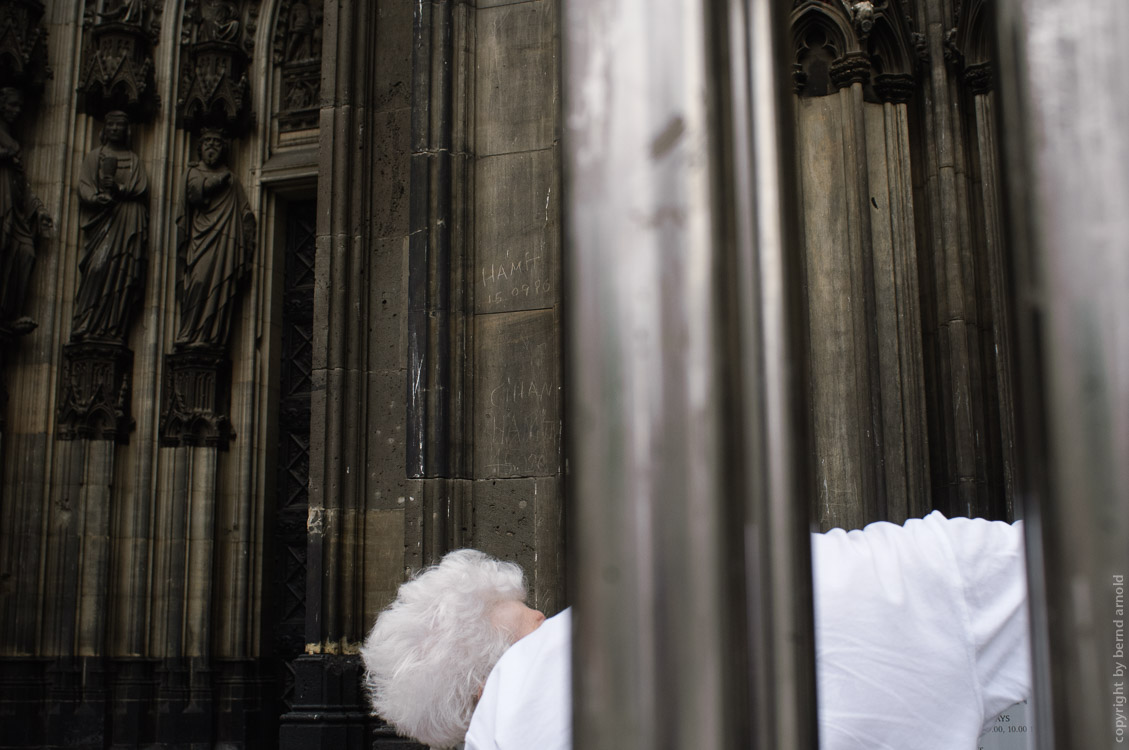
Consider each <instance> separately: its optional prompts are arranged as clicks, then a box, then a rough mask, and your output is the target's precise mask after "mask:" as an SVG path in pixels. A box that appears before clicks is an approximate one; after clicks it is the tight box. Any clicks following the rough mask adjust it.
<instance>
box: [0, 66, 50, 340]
mask: <svg viewBox="0 0 1129 750" xmlns="http://www.w3.org/2000/svg"><path fill="white" fill-rule="evenodd" d="M22 110H23V94H22V93H21V92H20V91H19V89H15V88H10V87H5V88H2V89H0V332H3V333H7V334H15V335H22V334H25V333H28V332H30V331H31V330H32V329H34V328H35V326H36V323H35V321H34V320H32V319H31V318H30V317H28V316H27V315H24V314H23V313H24V298H25V296H26V294H27V288H28V284H29V283H30V280H31V270H32V268H33V267H34V266H35V248H36V244H37V240H39V239H40V238H42V237H45V236H47V235H48V234H49V233H50V232H51V230H52V228H53V222H52V220H51V217H50V216H49V215H48V214H47V212H46V211H45V210H44V208H43V204H42V203H41V202H40V200H39V198H37V197H36V196H35V194H34V193H32V192H31V189H30V188H29V187H28V184H27V175H26V174H25V173H24V165H23V161H22V160H21V158H20V144H19V143H18V142H17V141H16V139H15V137H14V136H13V135H12V126H13V125H14V124H15V121H16V119H17V118H18V117H19V116H20V112H21V111H22Z"/></svg>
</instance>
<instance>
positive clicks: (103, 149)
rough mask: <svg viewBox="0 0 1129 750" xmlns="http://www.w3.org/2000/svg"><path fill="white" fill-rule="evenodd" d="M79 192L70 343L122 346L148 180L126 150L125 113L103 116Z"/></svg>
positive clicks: (142, 251)
mask: <svg viewBox="0 0 1129 750" xmlns="http://www.w3.org/2000/svg"><path fill="white" fill-rule="evenodd" d="M78 194H79V199H80V201H81V207H82V229H83V233H84V242H83V247H82V254H81V257H80V258H79V262H78V270H79V273H80V278H79V283H78V293H77V294H76V295H75V303H74V319H73V322H72V324H71V341H115V342H124V340H125V334H126V323H127V322H128V318H129V313H130V312H131V311H132V308H133V306H134V304H135V303H136V301H137V297H138V295H139V294H140V292H141V288H142V283H143V279H144V269H145V260H146V257H145V256H146V252H147V250H148V244H149V180H148V178H147V177H146V175H145V170H144V169H143V168H142V166H141V159H140V158H139V157H138V155H137V154H135V153H133V151H131V150H130V123H129V117H128V115H126V114H125V113H124V112H120V111H114V112H110V113H109V114H107V115H106V123H105V127H104V128H103V129H102V145H101V146H99V147H98V148H96V149H94V150H93V151H91V152H90V153H89V154H87V156H86V159H85V161H83V163H82V170H81V171H80V172H79V178H78Z"/></svg>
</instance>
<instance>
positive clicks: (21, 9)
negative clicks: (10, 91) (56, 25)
mask: <svg viewBox="0 0 1129 750" xmlns="http://www.w3.org/2000/svg"><path fill="white" fill-rule="evenodd" d="M43 12H44V6H43V3H42V2H41V1H40V0H7V1H6V2H4V3H0V86H12V87H16V88H19V89H21V90H22V91H23V92H24V93H25V94H36V93H39V92H40V91H42V90H43V87H44V85H45V84H46V82H47V81H48V80H49V79H50V78H51V76H52V73H51V68H50V66H48V64H47V30H46V29H45V28H44V27H43Z"/></svg>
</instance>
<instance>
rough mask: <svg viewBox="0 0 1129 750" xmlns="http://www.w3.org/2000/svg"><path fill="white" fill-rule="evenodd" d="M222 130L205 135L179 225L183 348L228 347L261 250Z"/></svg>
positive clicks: (187, 179) (179, 337)
mask: <svg viewBox="0 0 1129 750" xmlns="http://www.w3.org/2000/svg"><path fill="white" fill-rule="evenodd" d="M227 149H228V141H227V139H226V137H225V136H224V134H223V133H222V132H221V131H219V130H212V129H205V130H204V131H203V132H202V133H201V136H200V146H199V154H200V161H198V162H192V163H191V164H189V165H188V173H187V174H186V175H185V180H184V194H183V195H184V202H183V205H182V207H181V211H180V215H179V216H178V217H177V226H178V228H179V230H180V240H179V243H178V249H177V266H178V269H179V271H180V288H179V290H178V291H179V301H180V327H179V329H178V331H177V334H176V340H175V342H174V344H175V347H176V348H177V349H180V350H183V349H191V348H209V349H212V350H222V349H225V348H226V347H227V341H228V338H229V337H230V334H231V318H232V310H233V308H234V303H235V298H236V294H237V292H238V291H239V285H240V282H241V281H242V280H243V278H244V277H245V276H246V275H247V271H248V270H249V268H250V265H251V258H252V256H253V255H254V250H255V216H254V214H252V213H251V206H250V204H249V203H248V202H247V198H246V197H245V196H244V193H243V188H242V187H241V186H240V184H239V182H238V181H237V180H236V179H235V177H234V175H233V174H232V173H231V169H229V168H228V166H227V163H226V152H227Z"/></svg>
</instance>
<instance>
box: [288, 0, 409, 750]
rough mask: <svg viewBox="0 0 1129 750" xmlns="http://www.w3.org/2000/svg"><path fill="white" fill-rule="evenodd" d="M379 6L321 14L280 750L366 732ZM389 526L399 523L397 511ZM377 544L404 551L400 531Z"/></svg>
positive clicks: (357, 737)
mask: <svg viewBox="0 0 1129 750" xmlns="http://www.w3.org/2000/svg"><path fill="white" fill-rule="evenodd" d="M386 5H387V4H386V3H370V2H360V0H353V1H351V2H342V3H326V6H325V20H324V27H323V28H324V34H323V42H322V43H323V47H322V73H323V75H322V80H323V81H325V82H326V86H325V87H324V88H323V89H322V112H321V123H320V139H321V148H320V160H321V161H320V164H319V172H320V173H321V174H322V175H326V176H328V177H329V179H328V180H327V181H325V182H322V183H320V184H319V185H318V193H319V194H318V229H317V235H318V236H317V260H316V267H315V290H314V324H313V330H314V344H313V374H312V378H313V387H312V390H311V405H310V406H311V420H310V442H311V450H310V501H309V520H308V524H307V532H308V547H307V557H306V563H307V579H306V654H307V655H306V656H303V657H299V658H298V659H297V660H296V661H295V662H294V663H293V668H294V671H295V693H294V703H293V708H292V710H291V712H290V713H288V714H286V715H284V716H283V717H282V725H281V729H280V746H281V747H283V748H306V747H336V748H343V749H344V748H361V747H362V746H363V744H364V743H365V741H366V732H367V729H366V727H367V725H368V724H369V723H370V722H369V718H368V715H367V710H366V708H365V698H364V696H363V695H362V694H361V689H360V665H359V660H358V659H357V658H356V656H355V653H356V648H357V644H358V643H359V642H360V640H361V639H362V638H363V637H364V635H365V631H366V629H367V626H369V625H370V624H371V623H369V622H368V621H367V617H366V615H367V614H368V613H367V612H366V607H365V593H366V590H365V582H366V580H367V578H368V576H369V575H371V573H370V572H369V571H367V570H366V557H365V554H366V551H367V550H368V547H367V546H366V535H367V534H369V533H372V532H374V531H377V529H376V527H375V526H370V525H369V524H368V521H369V520H370V515H371V518H372V520H373V521H374V523H375V522H376V521H377V519H378V518H381V517H382V516H379V514H377V513H372V514H366V505H367V503H368V501H369V497H368V491H369V485H368V477H369V470H368V468H367V467H368V464H367V461H368V460H369V457H370V456H371V455H372V446H371V445H370V441H372V440H376V439H378V438H377V436H376V435H374V434H373V432H372V431H370V430H369V429H368V426H369V420H370V419H372V416H371V414H370V412H373V413H376V412H378V410H379V409H380V407H379V406H378V405H377V404H376V403H374V402H373V393H374V386H377V385H379V384H378V383H377V378H376V375H377V373H376V372H375V369H376V368H374V367H373V364H372V362H371V360H370V345H369V342H370V335H371V333H370V331H371V328H370V326H371V320H372V317H371V316H375V315H379V314H380V309H381V308H380V301H379V300H378V299H374V297H373V295H372V292H373V289H374V288H376V287H377V286H378V285H379V284H380V283H381V282H380V281H379V280H377V279H374V278H373V258H374V253H373V252H372V248H371V243H372V239H373V238H372V231H373V229H374V225H373V223H372V220H373V216H374V210H375V209H374V205H373V203H372V202H370V199H371V197H372V196H371V185H372V181H373V180H375V179H376V176H375V171H376V170H374V169H373V168H372V167H373V163H374V162H373V161H372V160H373V159H375V158H376V154H374V153H373V149H372V143H371V142H370V140H369V138H370V137H371V134H372V133H374V132H376V128H375V126H374V107H375V105H376V102H375V101H374V99H373V96H374V91H373V87H372V85H371V83H372V81H373V80H375V79H376V78H377V77H378V76H379V75H380V74H381V72H382V71H380V69H379V67H378V61H380V60H381V57H380V55H379V54H378V52H379V51H380V46H379V45H378V44H377V43H376V34H377V30H378V26H379V25H378V23H377V14H378V11H379V10H380V9H382V8H384V9H387V8H386V7H385V6H386ZM396 28H398V29H399V30H400V32H401V33H403V27H396ZM385 302H386V303H387V302H388V300H387V299H385ZM401 382H402V381H401ZM401 393H402V391H401ZM401 403H402V401H401ZM405 494H407V493H405ZM389 500H391V501H392V502H395V500H394V498H389ZM397 517H398V518H401V519H402V517H403V516H402V511H401V515H399V516H397ZM401 523H402V521H401ZM401 529H402V526H401ZM378 533H379V532H378ZM378 538H379V539H381V540H383V541H385V542H386V543H388V544H392V545H397V546H400V548H401V549H402V546H401V545H403V539H404V536H403V532H402V531H401V533H400V534H399V535H398V536H397V535H395V534H388V535H380V536H379V537H378ZM400 559H402V557H401V558H400Z"/></svg>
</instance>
